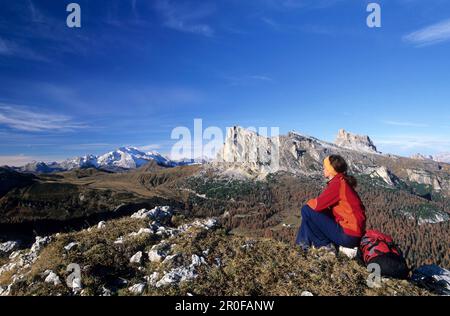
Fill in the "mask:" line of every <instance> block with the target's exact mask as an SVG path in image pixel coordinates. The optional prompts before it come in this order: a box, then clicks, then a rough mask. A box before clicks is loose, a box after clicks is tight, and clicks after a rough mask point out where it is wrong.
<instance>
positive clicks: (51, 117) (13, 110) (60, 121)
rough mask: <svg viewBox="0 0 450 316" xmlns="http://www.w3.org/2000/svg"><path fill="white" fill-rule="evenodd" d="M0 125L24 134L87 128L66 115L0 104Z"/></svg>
mask: <svg viewBox="0 0 450 316" xmlns="http://www.w3.org/2000/svg"><path fill="white" fill-rule="evenodd" d="M1 125H4V126H7V127H9V128H11V129H15V130H20V131H26V132H43V131H50V132H64V131H72V130H76V129H81V128H86V127H87V126H86V125H84V124H81V123H77V122H74V121H73V120H72V118H71V117H69V116H66V115H59V114H53V113H43V112H42V111H41V110H38V109H35V108H30V107H24V106H18V105H11V104H4V103H0V126H1Z"/></svg>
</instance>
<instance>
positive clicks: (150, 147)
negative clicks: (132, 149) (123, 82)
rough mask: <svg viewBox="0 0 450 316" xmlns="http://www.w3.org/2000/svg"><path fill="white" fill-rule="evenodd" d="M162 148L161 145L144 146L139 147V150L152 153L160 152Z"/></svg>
mask: <svg viewBox="0 0 450 316" xmlns="http://www.w3.org/2000/svg"><path fill="white" fill-rule="evenodd" d="M161 147H162V146H161V145H160V144H150V145H143V146H137V148H138V149H139V150H142V151H152V150H158V149H160V148H161Z"/></svg>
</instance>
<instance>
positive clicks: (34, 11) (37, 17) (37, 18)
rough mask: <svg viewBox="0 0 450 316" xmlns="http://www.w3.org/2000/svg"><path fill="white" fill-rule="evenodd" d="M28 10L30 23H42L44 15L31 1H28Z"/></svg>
mask: <svg viewBox="0 0 450 316" xmlns="http://www.w3.org/2000/svg"><path fill="white" fill-rule="evenodd" d="M27 5H28V10H29V11H30V13H31V21H33V22H42V21H43V20H44V18H45V17H44V15H43V14H42V12H41V11H40V10H39V9H38V8H37V7H36V6H35V5H34V2H33V1H32V0H28V3H27Z"/></svg>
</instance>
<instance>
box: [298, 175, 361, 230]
mask: <svg viewBox="0 0 450 316" xmlns="http://www.w3.org/2000/svg"><path fill="white" fill-rule="evenodd" d="M307 204H308V206H309V207H311V208H312V209H313V210H315V211H317V212H321V211H325V210H327V209H329V208H331V209H332V211H333V215H334V218H335V219H336V222H337V223H338V224H339V225H341V227H342V228H343V230H344V232H345V233H346V234H347V235H350V236H355V237H362V236H363V235H364V232H365V229H366V215H365V208H364V205H363V203H362V202H361V199H360V198H359V196H358V193H356V191H355V190H354V189H353V188H352V187H351V186H350V185H349V184H348V183H347V181H345V178H344V176H343V174H342V173H338V174H337V175H336V176H335V177H334V178H333V179H331V180H330V181H329V182H328V185H327V187H326V188H325V190H324V191H323V192H322V194H320V196H319V197H318V198H316V199H312V200H309V201H308V203H307Z"/></svg>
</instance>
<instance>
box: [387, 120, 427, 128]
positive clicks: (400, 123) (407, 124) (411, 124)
mask: <svg viewBox="0 0 450 316" xmlns="http://www.w3.org/2000/svg"><path fill="white" fill-rule="evenodd" d="M382 122H383V123H384V124H387V125H392V126H404V127H428V124H424V123H415V122H405V121H389V120H385V121H382Z"/></svg>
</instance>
